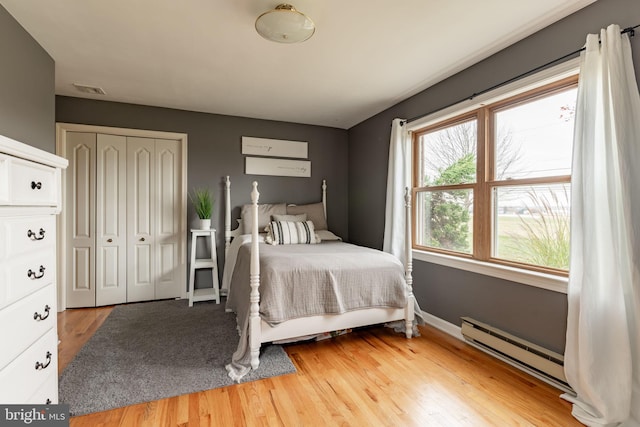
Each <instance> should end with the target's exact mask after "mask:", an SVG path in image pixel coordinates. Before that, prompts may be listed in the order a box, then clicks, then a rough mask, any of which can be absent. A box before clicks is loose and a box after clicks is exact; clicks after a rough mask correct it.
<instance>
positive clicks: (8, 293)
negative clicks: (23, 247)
mask: <svg viewBox="0 0 640 427" xmlns="http://www.w3.org/2000/svg"><path fill="white" fill-rule="evenodd" d="M4 277H6V278H7V279H6V282H5V283H6V285H4V286H2V288H3V289H2V290H0V308H3V307H5V306H7V305H9V304H11V303H13V302H14V301H17V300H19V299H20V298H23V297H25V296H27V295H29V294H32V293H34V292H35V291H37V290H38V289H42V288H44V287H45V286H47V285H49V284H51V283H54V282H55V279H56V253H55V250H54V249H53V248H52V249H46V250H43V251H37V252H34V253H28V254H24V255H22V256H19V257H15V258H13V257H12V258H11V260H10V262H6V261H5V262H2V263H0V278H4Z"/></svg>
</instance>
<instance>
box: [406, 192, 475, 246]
mask: <svg viewBox="0 0 640 427" xmlns="http://www.w3.org/2000/svg"><path fill="white" fill-rule="evenodd" d="M415 203H416V212H417V215H416V243H417V244H418V245H420V246H428V247H433V248H440V249H448V250H452V251H457V252H464V253H471V249H472V242H473V236H472V230H473V217H472V212H473V190H454V191H428V192H421V193H418V194H417V197H416V202H415Z"/></svg>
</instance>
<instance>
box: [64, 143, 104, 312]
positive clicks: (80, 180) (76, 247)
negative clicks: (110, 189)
mask: <svg viewBox="0 0 640 427" xmlns="http://www.w3.org/2000/svg"><path fill="white" fill-rule="evenodd" d="M65 150H66V156H67V159H68V160H69V167H68V168H67V170H66V171H65V173H66V191H65V198H66V206H65V210H64V211H63V215H64V216H65V221H66V227H65V229H66V242H67V243H66V251H65V254H66V257H65V260H66V272H67V273H66V277H67V279H66V282H67V283H66V305H67V307H69V308H74V307H94V306H95V305H96V275H95V262H96V261H95V258H96V243H95V242H96V235H95V233H96V209H95V208H96V197H95V196H96V192H95V188H96V134H95V133H86V132H67V139H66V147H65Z"/></svg>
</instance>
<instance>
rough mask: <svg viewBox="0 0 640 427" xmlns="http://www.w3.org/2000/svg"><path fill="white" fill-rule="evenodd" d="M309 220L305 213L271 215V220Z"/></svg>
mask: <svg viewBox="0 0 640 427" xmlns="http://www.w3.org/2000/svg"><path fill="white" fill-rule="evenodd" d="M306 220H307V214H306V213H303V214H300V215H279V214H275V215H271V221H294V222H300V221H306Z"/></svg>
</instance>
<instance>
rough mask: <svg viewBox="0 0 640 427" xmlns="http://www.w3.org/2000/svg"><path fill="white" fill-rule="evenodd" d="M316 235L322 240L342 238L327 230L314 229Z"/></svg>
mask: <svg viewBox="0 0 640 427" xmlns="http://www.w3.org/2000/svg"><path fill="white" fill-rule="evenodd" d="M316 237H317V238H318V239H320V240H321V241H323V242H328V241H331V240H342V237H338V236H336V235H335V234H333V233H332V232H330V231H329V230H316Z"/></svg>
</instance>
